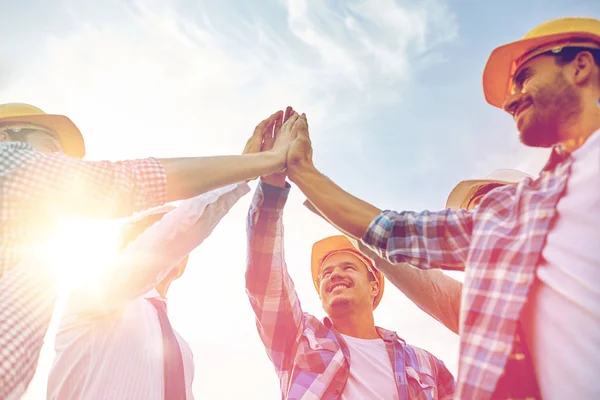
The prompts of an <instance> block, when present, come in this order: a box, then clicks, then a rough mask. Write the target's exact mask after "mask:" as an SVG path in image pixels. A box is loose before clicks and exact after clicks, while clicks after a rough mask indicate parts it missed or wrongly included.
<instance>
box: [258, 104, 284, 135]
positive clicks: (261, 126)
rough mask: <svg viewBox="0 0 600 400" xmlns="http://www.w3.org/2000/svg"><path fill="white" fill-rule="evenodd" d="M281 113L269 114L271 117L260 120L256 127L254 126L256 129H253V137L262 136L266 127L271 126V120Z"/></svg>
mask: <svg viewBox="0 0 600 400" xmlns="http://www.w3.org/2000/svg"><path fill="white" fill-rule="evenodd" d="M281 113H282V111H281V110H278V111H276V112H275V113H273V114H271V116H270V117H269V118H267V119H264V120H262V121H261V122H260V123H259V124H258V125H256V128H254V134H253V135H260V136H262V135H263V132H264V130H265V128H267V126H268V125H271V124H272V121H273V119H275V118H276V117H277V115H278V114H281Z"/></svg>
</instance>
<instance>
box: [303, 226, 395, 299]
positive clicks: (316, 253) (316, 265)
mask: <svg viewBox="0 0 600 400" xmlns="http://www.w3.org/2000/svg"><path fill="white" fill-rule="evenodd" d="M333 253H351V254H353V255H355V256H356V258H358V259H359V260H361V261H362V262H363V263H364V264H365V265H366V266H367V269H368V270H369V272H371V273H372V274H373V276H374V277H375V279H376V280H377V282H379V293H377V296H376V297H375V301H374V302H373V309H375V308H377V306H378V305H379V302H380V301H381V297H383V288H384V277H383V274H382V273H381V271H379V270H378V269H377V268H375V266H374V265H373V262H371V260H370V259H368V258H367V257H365V256H364V255H363V254H362V253H361V252H359V251H358V250H356V248H355V247H354V246H353V245H352V243H350V240H348V238H347V237H346V236H344V235H336V236H330V237H327V238H325V239H322V240H319V241H318V242H316V243H315V244H313V248H312V255H311V272H312V279H313V284H314V285H315V289H316V290H317V293H318V292H319V272H320V270H321V264H322V263H323V261H324V260H325V259H326V258H327V257H328V256H330V255H331V254H333Z"/></svg>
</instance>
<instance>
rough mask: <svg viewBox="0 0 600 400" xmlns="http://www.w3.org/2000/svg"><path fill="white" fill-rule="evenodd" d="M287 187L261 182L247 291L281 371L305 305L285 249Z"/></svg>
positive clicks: (251, 221)
mask: <svg viewBox="0 0 600 400" xmlns="http://www.w3.org/2000/svg"><path fill="white" fill-rule="evenodd" d="M288 191H289V186H288V187H287V188H276V187H274V186H269V185H266V184H264V183H262V182H261V183H260V184H259V186H258V188H257V190H256V194H255V196H254V199H253V201H252V205H251V207H250V210H249V213H248V257H247V260H248V265H247V269H246V292H247V294H248V298H249V300H250V304H251V306H252V308H253V310H254V313H255V314H256V326H257V328H258V332H259V334H260V337H261V340H262V341H263V344H264V345H265V348H266V350H267V353H268V355H269V357H270V358H271V361H272V362H273V363H274V364H275V366H276V368H277V369H278V371H281V370H283V369H285V368H286V365H287V364H288V362H289V360H290V357H291V354H290V353H291V349H292V348H293V347H294V346H295V343H296V341H297V338H298V336H299V335H300V332H301V326H302V309H301V307H300V302H299V300H298V296H297V294H296V291H295V289H294V284H293V282H292V280H291V278H290V276H289V274H288V271H287V268H286V264H285V260H284V251H283V222H282V211H283V206H284V204H285V201H286V199H287V193H288Z"/></svg>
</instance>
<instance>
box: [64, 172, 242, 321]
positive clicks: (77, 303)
mask: <svg viewBox="0 0 600 400" xmlns="http://www.w3.org/2000/svg"><path fill="white" fill-rule="evenodd" d="M249 190H250V188H249V187H248V185H247V184H246V183H238V184H236V185H230V186H227V187H224V188H220V189H216V190H213V191H211V192H208V193H205V194H203V195H200V196H196V197H193V198H191V199H188V200H184V201H183V202H182V203H181V204H180V205H179V206H178V207H177V208H175V209H174V210H172V211H170V212H168V213H167V214H166V215H165V216H164V217H162V219H161V220H159V221H158V222H156V223H155V224H153V225H151V226H150V227H149V228H148V229H146V230H145V231H144V232H143V233H142V234H141V235H140V236H139V237H138V238H137V239H136V240H134V241H133V242H132V243H131V244H129V245H128V246H127V247H126V248H125V249H124V250H123V251H122V252H121V253H120V254H119V255H118V256H117V258H116V260H115V261H114V263H113V264H112V265H111V266H110V267H109V268H108V270H107V271H106V273H105V274H103V276H102V279H101V280H100V282H99V284H98V286H99V290H96V291H94V292H91V293H81V292H79V293H74V295H73V296H72V299H71V301H70V302H69V312H71V313H76V312H81V311H84V312H88V311H91V310H94V309H96V310H99V311H102V312H105V311H111V310H114V309H118V308H120V307H121V306H122V305H123V304H125V303H126V302H127V301H129V300H131V299H134V298H136V297H139V296H141V295H143V294H144V293H146V292H148V291H149V290H150V289H152V288H153V287H155V286H156V285H157V284H158V283H159V282H160V281H161V280H162V279H163V278H164V277H165V276H166V275H167V274H168V273H169V271H171V269H172V268H173V267H175V266H177V265H178V264H179V263H180V262H181V261H182V260H183V259H184V258H185V257H187V255H188V254H189V253H190V252H191V251H192V250H194V249H195V248H196V247H198V246H199V245H200V244H201V243H202V242H203V241H204V240H205V239H206V238H207V237H208V236H209V235H210V234H211V233H212V231H213V230H214V228H215V227H216V226H217V224H218V223H219V222H220V221H221V219H222V218H223V217H224V216H225V215H226V214H227V213H228V212H229V210H230V209H231V208H232V207H233V205H234V204H235V203H236V202H237V201H238V200H239V199H240V198H241V197H242V196H243V195H244V194H246V193H248V191H249Z"/></svg>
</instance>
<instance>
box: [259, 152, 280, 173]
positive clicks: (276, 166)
mask: <svg viewBox="0 0 600 400" xmlns="http://www.w3.org/2000/svg"><path fill="white" fill-rule="evenodd" d="M259 154H263V155H264V156H265V157H266V158H267V159H268V160H269V167H270V169H269V174H272V173H277V172H283V171H285V165H286V161H287V158H286V154H285V153H284V154H281V153H280V152H276V151H273V150H267V151H263V152H261V153H259ZM265 175H268V174H265Z"/></svg>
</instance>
